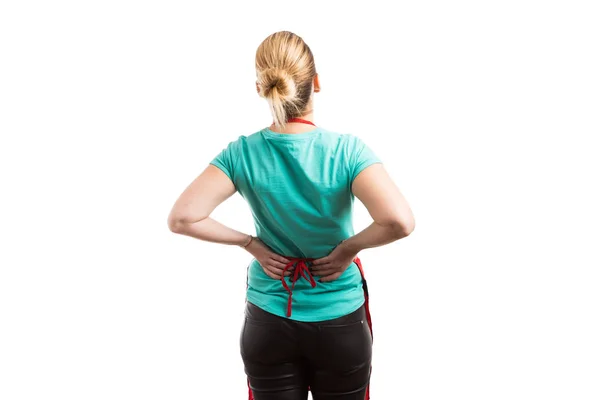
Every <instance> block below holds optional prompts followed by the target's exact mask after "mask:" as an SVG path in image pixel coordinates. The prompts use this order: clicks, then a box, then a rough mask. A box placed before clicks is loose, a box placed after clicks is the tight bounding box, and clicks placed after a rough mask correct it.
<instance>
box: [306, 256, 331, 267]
mask: <svg viewBox="0 0 600 400" xmlns="http://www.w3.org/2000/svg"><path fill="white" fill-rule="evenodd" d="M330 261H331V258H329V256H326V257H321V258H317V259H316V260H312V261H311V262H310V263H311V264H312V265H322V264H327V263H328V262H330Z"/></svg>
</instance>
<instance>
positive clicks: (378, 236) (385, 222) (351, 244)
mask: <svg viewBox="0 0 600 400" xmlns="http://www.w3.org/2000/svg"><path fill="white" fill-rule="evenodd" d="M352 193H354V195H355V196H356V197H358V199H359V200H360V201H361V202H362V203H363V204H364V205H365V207H366V208H367V210H368V211H369V214H371V217H373V223H372V224H371V225H369V226H368V227H367V228H365V229H363V230H362V231H361V232H359V233H357V234H356V235H354V236H352V237H350V238H348V239H346V240H344V241H342V242H341V243H340V244H339V245H337V246H336V247H335V249H333V251H332V252H331V253H329V254H328V255H327V256H325V257H322V258H319V259H316V260H314V261H313V262H312V266H311V271H312V273H313V275H314V276H319V277H321V278H320V279H319V281H320V282H331V281H333V280H336V279H337V278H339V277H340V276H341V275H342V273H344V271H345V270H346V269H347V268H348V267H349V266H350V265H351V263H352V260H354V258H355V257H356V255H357V254H358V253H359V252H360V251H361V250H363V249H367V248H370V247H378V246H383V245H384V244H388V243H391V242H394V241H396V240H398V239H402V238H403V237H406V236H408V235H410V233H411V232H412V231H413V229H415V218H414V216H413V213H412V211H411V209H410V207H409V205H408V203H407V201H406V199H405V198H404V196H403V195H402V194H401V193H400V190H399V189H398V187H397V186H396V185H395V184H394V182H393V181H392V179H391V178H390V176H389V175H388V173H387V171H386V170H385V168H384V167H383V164H382V163H375V164H371V165H369V166H368V167H366V168H365V169H363V170H362V171H361V172H360V173H359V174H358V175H357V176H356V178H354V182H352Z"/></svg>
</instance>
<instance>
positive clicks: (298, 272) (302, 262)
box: [281, 258, 317, 317]
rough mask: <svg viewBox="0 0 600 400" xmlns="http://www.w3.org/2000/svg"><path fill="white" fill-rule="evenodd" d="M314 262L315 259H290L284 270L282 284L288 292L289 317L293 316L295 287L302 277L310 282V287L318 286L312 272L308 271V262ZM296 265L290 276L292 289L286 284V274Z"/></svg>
mask: <svg viewBox="0 0 600 400" xmlns="http://www.w3.org/2000/svg"><path fill="white" fill-rule="evenodd" d="M312 260H314V258H290V259H289V262H288V263H287V264H286V266H285V268H284V269H283V274H282V275H281V283H282V285H283V287H284V288H285V290H286V291H287V292H288V305H287V314H286V315H287V316H288V317H290V316H291V315H292V291H293V290H294V287H295V286H296V282H297V281H298V279H300V277H302V278H304V279H305V280H307V281H308V282H310V285H311V286H312V287H313V288H314V287H315V286H317V282H315V279H314V278H313V276H312V274H311V273H310V270H309V269H308V266H307V265H306V262H307V261H312ZM294 264H296V267H295V268H294V272H293V273H292V275H291V276H290V281H291V282H292V287H291V288H290V287H289V286H288V284H287V283H286V282H285V273H286V272H287V271H288V270H289V269H290V268H292V266H294Z"/></svg>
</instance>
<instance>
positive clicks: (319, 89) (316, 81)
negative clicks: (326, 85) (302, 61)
mask: <svg viewBox="0 0 600 400" xmlns="http://www.w3.org/2000/svg"><path fill="white" fill-rule="evenodd" d="M313 84H314V87H315V93H318V92H320V91H321V84H320V83H319V74H316V75H315V79H314V80H313Z"/></svg>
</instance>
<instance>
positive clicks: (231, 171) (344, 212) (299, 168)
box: [210, 127, 382, 322]
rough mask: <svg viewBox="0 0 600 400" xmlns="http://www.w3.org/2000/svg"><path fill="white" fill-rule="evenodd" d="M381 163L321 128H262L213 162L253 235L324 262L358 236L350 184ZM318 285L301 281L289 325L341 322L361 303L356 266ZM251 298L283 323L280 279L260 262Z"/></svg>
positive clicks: (251, 269)
mask: <svg viewBox="0 0 600 400" xmlns="http://www.w3.org/2000/svg"><path fill="white" fill-rule="evenodd" d="M377 162H382V161H381V160H380V159H379V158H378V157H377V156H376V155H375V154H374V153H373V151H372V150H371V149H370V148H369V147H368V146H367V145H366V144H365V143H364V142H363V141H362V140H361V139H359V138H358V137H357V136H354V135H352V134H340V133H335V132H331V131H328V130H326V129H323V128H320V127H318V128H315V129H313V130H311V131H309V132H303V133H295V134H285V133H277V132H274V131H272V130H270V129H269V128H265V129H262V130H260V131H258V132H256V133H253V134H251V135H249V136H243V135H242V136H240V137H239V138H238V139H237V140H234V141H231V142H230V143H229V144H228V145H227V147H226V148H225V149H224V150H223V151H222V152H221V153H220V154H219V155H217V156H216V157H215V158H214V159H213V160H212V161H211V162H210V163H211V164H213V165H215V166H216V167H218V168H220V169H221V170H222V171H223V172H224V173H225V174H226V175H227V176H228V177H229V178H230V179H231V181H232V182H233V184H234V185H235V187H236V189H237V191H238V192H239V193H240V195H241V196H242V197H243V198H244V199H245V200H246V201H247V202H248V204H249V206H250V209H251V212H252V215H253V217H254V224H255V228H256V236H257V237H259V238H260V239H261V240H262V241H263V242H264V243H265V244H266V245H267V246H269V247H270V248H271V249H272V250H273V251H274V252H276V253H278V254H281V255H283V256H287V257H302V258H320V257H324V256H326V255H328V254H329V253H330V252H331V251H332V250H333V249H334V248H335V246H337V245H338V243H340V242H341V241H342V240H344V239H346V238H348V237H350V236H353V235H354V228H353V225H352V209H353V205H354V195H353V193H352V190H351V187H352V181H353V180H354V178H355V177H356V175H358V173H359V172H361V171H362V170H363V169H364V168H366V167H368V166H369V165H371V164H373V163H377ZM286 280H287V282H289V278H286ZM315 280H316V281H317V286H316V287H314V288H313V287H312V286H311V285H310V283H309V282H308V281H307V280H305V279H303V278H300V279H299V280H298V281H297V282H296V286H295V288H294V290H293V297H292V299H293V301H292V314H291V317H289V318H290V319H293V320H297V321H311V322H314V321H323V320H327V319H333V318H338V317H341V316H343V315H346V314H349V313H351V312H353V311H355V310H357V309H358V308H359V307H360V306H362V304H363V303H364V292H363V289H362V279H361V275H360V271H359V269H358V266H357V265H356V263H354V262H352V264H351V265H350V266H349V267H348V269H346V271H345V272H344V273H343V274H342V275H341V276H340V277H339V278H338V279H336V280H335V281H333V282H325V283H321V282H318V277H315ZM289 286H290V287H291V283H289ZM246 297H247V300H248V301H249V302H250V303H253V304H255V305H256V306H258V307H260V308H262V309H264V310H265V311H268V312H270V313H273V314H276V315H279V316H282V317H286V311H287V302H288V292H287V291H286V290H285V288H284V287H283V285H282V282H281V281H280V280H276V279H273V278H271V277H269V276H268V275H267V274H265V272H264V271H263V269H262V267H261V266H260V264H259V263H258V261H257V260H256V259H253V260H252V262H251V263H250V265H249V266H248V289H247V293H246ZM286 318H287V317H286Z"/></svg>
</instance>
